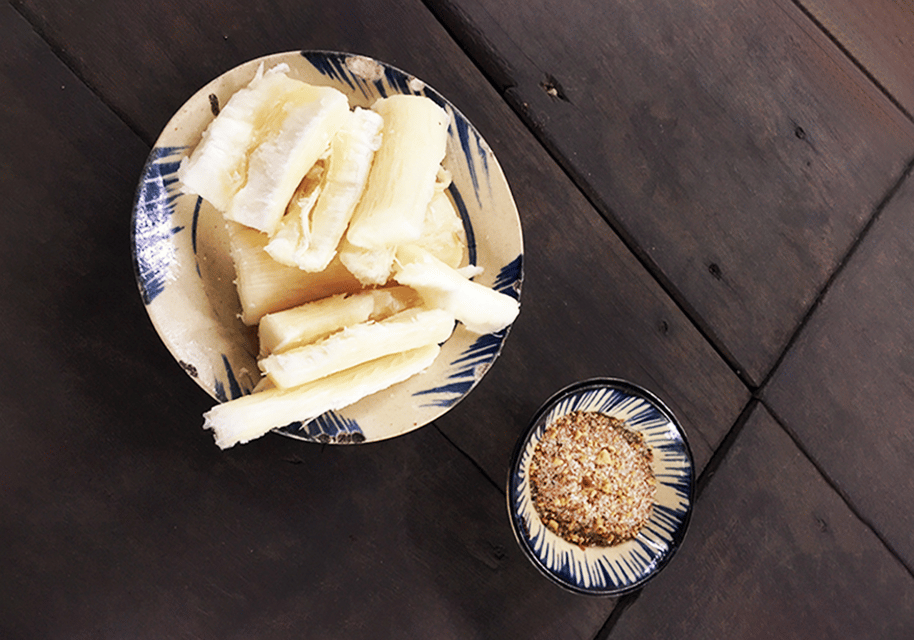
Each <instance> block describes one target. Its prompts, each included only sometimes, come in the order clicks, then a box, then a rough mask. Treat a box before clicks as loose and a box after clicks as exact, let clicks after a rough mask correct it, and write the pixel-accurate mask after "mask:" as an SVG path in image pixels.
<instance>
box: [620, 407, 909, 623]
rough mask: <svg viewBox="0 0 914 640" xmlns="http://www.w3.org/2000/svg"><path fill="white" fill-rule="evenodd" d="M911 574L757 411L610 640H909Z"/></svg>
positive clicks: (770, 420) (776, 427)
mask: <svg viewBox="0 0 914 640" xmlns="http://www.w3.org/2000/svg"><path fill="white" fill-rule="evenodd" d="M911 629H914V578H912V576H911V574H910V573H909V572H907V571H906V570H905V569H904V567H902V565H901V564H900V563H898V562H897V560H896V559H895V558H894V557H893V556H892V555H891V554H890V553H889V552H888V551H887V550H886V548H885V547H884V546H883V544H882V543H881V541H880V540H879V538H878V537H877V536H876V535H874V534H873V532H872V531H871V530H870V529H869V528H868V527H867V526H866V525H865V524H864V523H862V522H861V521H860V520H859V519H857V518H856V517H855V516H854V515H853V513H852V512H851V511H850V509H848V507H847V505H846V504H845V503H844V501H843V500H842V499H841V497H840V496H839V495H838V494H837V493H836V492H835V491H834V489H833V488H832V487H830V486H829V484H828V483H827V482H826V481H825V480H824V479H823V478H822V476H821V475H820V474H819V472H818V471H817V469H816V468H815V467H814V466H813V465H812V464H811V463H810V462H809V461H808V460H807V459H806V458H805V456H804V455H803V453H802V452H801V451H800V450H799V449H798V448H797V447H796V446H795V444H794V442H793V441H792V440H791V438H790V436H788V435H787V433H786V432H785V431H784V430H783V429H782V427H781V426H780V425H778V424H777V422H776V421H775V420H774V419H773V418H772V417H771V415H770V414H769V413H768V412H767V411H766V410H765V409H764V407H761V406H758V407H757V408H756V410H755V411H754V413H753V415H752V416H751V417H750V418H749V420H748V422H747V423H746V425H745V426H744V427H743V429H742V431H741V432H740V434H739V437H738V438H737V440H736V442H735V443H734V446H733V448H732V449H731V450H730V452H729V453H728V455H727V457H726V459H725V460H724V462H723V465H722V466H721V468H720V469H718V472H717V474H716V475H715V476H714V478H713V479H712V480H711V482H710V483H709V485H708V486H707V487H706V489H705V491H704V492H703V493H702V495H701V497H700V498H699V500H698V509H697V511H696V513H695V517H694V520H693V522H692V526H691V529H690V531H689V535H688V537H687V538H686V540H685V546H684V548H683V552H682V553H681V555H679V556H677V557H676V558H674V559H673V561H672V562H671V563H670V566H669V567H668V568H667V570H666V571H665V572H664V574H663V575H661V576H659V577H658V578H657V580H656V581H655V582H654V583H653V584H652V585H650V586H649V587H648V588H646V589H644V590H643V591H642V593H641V594H640V596H639V597H638V598H637V600H636V601H635V602H634V604H632V605H631V606H630V607H629V608H628V609H627V610H626V611H625V612H624V613H623V614H622V615H621V616H620V617H619V621H618V622H617V624H615V626H614V627H613V628H612V631H611V633H610V634H609V637H610V638H612V640H628V639H631V640H635V639H637V638H645V637H650V638H679V639H681V640H689V639H691V638H695V639H696V640H697V639H699V638H702V639H704V638H740V639H742V640H749V639H752V638H758V639H759V640H762V639H768V638H782V639H784V640H793V639H796V640H807V639H809V638H817V639H822V640H827V639H834V640H844V639H845V638H883V639H885V640H890V639H894V638H897V639H898V640H902V639H904V638H910V634H911Z"/></svg>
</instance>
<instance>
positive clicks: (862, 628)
mask: <svg viewBox="0 0 914 640" xmlns="http://www.w3.org/2000/svg"><path fill="white" fill-rule="evenodd" d="M802 4H803V7H805V10H806V11H807V12H808V14H807V13H806V12H804V10H803V9H801V8H800V7H798V6H797V5H795V4H794V3H792V2H788V1H787V0H775V1H773V2H763V1H762V0H759V1H757V2H753V1H750V0H740V2H738V3H736V4H734V3H726V2H722V1H720V0H710V1H708V2H701V3H677V2H665V1H664V0H650V1H648V2H646V3H645V2H641V3H630V2H623V1H622V0H613V2H611V3H609V4H608V5H607V4H606V3H604V4H602V5H599V6H598V5H595V4H593V3H588V2H583V1H581V0H570V1H568V2H564V3H558V2H551V1H548V0H533V2H528V3H521V4H517V3H512V4H509V5H506V4H503V3H496V2H491V1H490V0H460V2H450V0H447V1H445V0H430V1H427V2H425V3H424V4H423V3H422V2H420V1H419V0H385V1H382V2H379V1H377V0H371V1H369V0H342V1H341V2H336V3H317V2H306V3H300V2H291V1H289V0H283V1H281V2H278V3H273V4H271V5H269V6H267V5H262V4H255V5H251V4H249V3H242V2H228V3H217V2H212V1H211V0H197V1H192V2H183V3H174V2H168V1H166V0H162V1H160V2H155V3H146V4H140V5H137V4H135V3H127V2H122V1H117V0H103V1H89V0H78V1H77V2H67V1H62V0H12V1H11V2H9V3H7V4H4V5H3V7H0V52H2V54H3V57H2V60H0V118H2V119H3V121H4V125H5V126H4V127H2V128H0V169H2V171H0V198H2V199H3V201H4V202H5V203H6V206H5V208H4V215H3V216H2V218H0V231H2V232H3V233H2V235H0V238H3V240H0V295H2V296H3V299H4V300H7V301H12V302H9V303H7V304H5V305H4V306H3V307H2V308H0V328H2V331H0V349H2V350H3V352H4V354H5V356H6V360H7V367H5V368H4V372H3V374H2V382H3V384H2V385H0V423H2V424H3V425H4V429H3V430H2V432H0V487H2V488H3V491H0V563H2V565H3V567H4V571H2V572H0V637H3V638H7V637H9V638H20V637H22V638H28V637H40V638H73V637H100V638H108V637H110V638H114V637H124V636H129V637H131V638H133V637H137V638H143V637H150V638H161V637H188V638H191V637H193V638H198V637H202V638H209V637H219V638H225V637H229V638H232V637H238V638H242V637H245V638H246V637H258V638H261V637H263V638H271V637H276V638H284V637H290V636H292V637H299V636H302V635H305V636H307V637H311V636H314V637H347V638H360V637H364V638H380V637H443V638H449V637H453V638H475V637H481V638H513V637H523V638H550V639H552V638H581V639H589V638H603V639H605V638H607V637H609V638H626V637H636V636H637V637H740V638H742V637H746V638H752V637H771V636H772V635H777V634H778V633H780V635H783V636H784V637H788V638H791V637H797V638H799V637H842V638H843V637H864V636H866V637H888V638H892V637H906V636H905V635H904V631H906V630H908V629H910V628H911V627H912V625H914V621H912V619H911V615H912V614H911V612H912V611H914V602H912V600H911V598H912V596H911V593H912V592H914V590H912V588H911V587H912V585H911V581H912V579H914V578H912V569H914V548H912V546H911V543H910V539H909V537H910V536H909V535H908V532H909V531H910V529H911V525H912V522H911V516H910V510H909V509H907V508H906V507H905V505H906V504H907V503H909V502H910V499H911V497H912V495H914V485H912V484H911V481H910V478H909V474H906V469H909V468H910V467H911V463H912V461H914V453H912V448H911V446H910V444H911V438H910V437H909V434H908V433H907V431H906V430H908V427H909V426H910V422H911V421H910V419H909V415H910V413H911V409H912V406H911V405H912V402H911V394H910V392H909V389H908V387H909V386H910V385H909V384H908V378H909V377H910V375H909V374H910V369H911V366H910V365H911V363H910V362H909V357H908V351H910V348H909V347H910V346H911V345H912V344H914V340H912V339H911V336H910V335H909V334H910V331H909V329H908V324H909V322H908V316H909V315H910V313H909V312H908V309H910V305H909V304H908V303H907V301H908V300H909V299H910V298H911V294H912V291H911V289H912V287H914V283H912V282H911V281H910V280H911V279H910V278H909V277H908V276H907V275H906V270H905V266H906V265H907V264H908V263H909V262H910V260H909V257H910V255H909V254H911V253H912V252H914V238H912V237H911V232H910V228H909V227H910V226H911V225H910V224H909V220H908V218H909V217H910V214H911V212H912V210H914V186H912V185H911V184H908V182H910V180H909V181H908V182H906V183H905V184H904V185H903V186H902V187H901V188H900V189H899V190H898V192H897V193H894V194H893V197H892V198H891V199H889V200H888V201H887V203H886V205H885V207H884V209H882V208H880V203H881V202H882V201H883V200H884V198H885V196H886V194H887V193H889V191H890V188H891V187H892V186H893V185H895V184H897V181H898V180H899V177H900V176H902V174H903V172H904V171H905V167H907V166H908V162H909V161H910V158H911V156H914V125H912V124H911V121H910V119H909V118H908V117H906V115H905V113H904V111H905V110H906V111H907V113H908V114H910V113H911V111H910V108H908V107H906V98H905V97H904V92H903V91H902V90H901V89H898V88H895V85H893V81H890V79H889V78H890V77H892V76H891V74H890V73H886V72H884V68H889V69H890V70H891V71H893V72H895V73H896V75H897V77H898V78H901V79H902V80H900V82H901V84H904V80H903V77H904V73H907V70H906V67H905V65H904V63H903V62H899V61H898V60H904V59H906V58H905V57H904V56H905V55H908V54H909V52H910V50H909V49H908V48H907V47H902V55H901V58H893V55H894V53H893V52H896V50H897V46H898V43H899V38H900V39H901V40H902V41H903V42H902V43H901V44H902V45H903V44H904V43H905V42H906V41H905V34H904V28H903V23H904V20H903V19H899V20H898V21H897V24H895V25H889V24H886V23H885V20H886V18H885V16H892V15H894V14H893V11H895V9H894V8H893V7H891V6H890V5H889V4H886V3H882V4H879V3H875V4H874V3H870V4H869V5H867V6H868V7H869V9H868V10H867V11H866V12H865V16H864V17H865V18H866V19H861V20H858V19H857V18H856V14H855V11H858V10H857V9H856V8H855V7H851V6H850V5H849V4H846V3H841V2H837V3H830V4H828V5H827V6H826V5H824V4H823V5H821V6H820V5H819V4H818V3H817V2H816V0H804V1H803V3H802ZM828 16H830V17H828ZM842 16H843V17H842ZM829 20H831V21H832V22H829ZM842 20H843V22H842ZM817 21H818V23H817ZM820 24H821V25H824V26H826V27H827V28H828V29H829V33H825V32H823V31H822V30H821V28H820ZM880 24H882V25H883V26H884V27H886V28H884V29H882V28H880V27H879V25H880ZM840 25H843V26H840ZM855 25H859V28H855ZM839 26H840V28H839ZM889 27H891V28H889ZM835 41H837V44H836V42H835ZM855 43H862V44H861V47H862V49H860V50H865V51H869V52H873V53H875V54H876V55H875V57H873V58H872V60H870V59H867V58H866V57H865V56H863V55H862V54H859V53H855V51H857V50H856V49H855V48H854V46H852V45H854V44H855ZM322 48H323V49H335V50H347V51H353V52H356V53H362V54H366V55H371V56H375V57H377V58H380V59H383V60H385V61H388V62H391V63H393V64H395V65H397V66H399V67H401V68H404V69H407V70H409V71H410V72H412V73H415V74H416V75H418V76H419V77H421V78H423V79H424V80H426V81H427V82H429V83H430V84H432V85H433V86H435V87H436V88H437V89H438V90H440V91H441V92H442V93H443V94H444V95H446V96H448V97H449V98H450V99H451V100H452V101H453V102H454V103H455V104H456V105H457V107H458V108H459V109H461V111H463V112H464V113H465V114H466V115H467V116H468V117H469V119H470V120H471V121H473V122H474V124H476V126H477V127H478V128H479V130H480V132H481V133H482V135H483V136H484V137H485V138H486V140H487V141H488V142H489V144H490V145H491V146H492V147H493V149H494V150H495V152H496V155H497V156H498V158H499V160H500V162H501V164H502V166H503V168H504V170H505V173H506V175H507V177H508V180H509V182H510V184H511V186H512V189H513V191H514V193H515V196H516V199H517V203H518V208H519V210H520V214H521V218H522V222H523V226H524V231H525V245H526V246H525V248H526V253H525V260H526V263H525V267H526V280H525V284H524V292H523V311H522V314H521V316H520V319H519V320H518V322H517V324H516V326H515V327H514V328H513V329H512V332H511V335H510V336H509V338H508V341H507V344H506V347H505V350H504V352H503V354H502V356H501V357H500V359H499V360H498V361H497V362H496V363H495V365H494V367H493V368H492V370H491V371H490V372H489V373H488V375H487V376H486V378H485V379H484V380H483V382H482V383H481V384H480V386H479V387H478V388H477V389H476V390H474V392H473V393H472V394H471V395H470V396H469V397H468V398H467V399H466V400H464V401H463V402H462V403H460V404H459V405H458V406H457V407H456V408H455V409H453V410H452V411H451V412H450V413H448V414H447V415H446V416H444V417H443V418H441V419H440V420H438V421H436V423H435V425H432V426H430V427H428V428H425V429H421V430H419V431H417V432H415V433H412V434H409V435H407V436H405V437H402V438H397V439H394V440H392V441H389V442H383V443H376V444H373V445H369V446H364V447H353V448H342V449H341V448H333V447H331V448H320V447H314V446H309V445H306V444H303V443H300V442H297V441H292V440H288V439H285V438H282V437H279V436H269V437H266V438H264V439H262V440H260V441H258V442H255V443H252V444H250V445H246V446H244V447H239V448H237V449H234V450H231V451H229V452H221V451H219V450H218V449H216V448H215V446H214V445H213V444H212V439H211V436H210V435H209V434H207V433H205V432H203V431H202V429H201V428H200V425H201V418H200V414H201V413H202V412H203V411H204V410H205V409H206V408H207V407H208V406H209V405H210V403H211V401H210V399H209V398H208V397H207V396H205V395H204V394H203V393H202V391H200V390H199V389H198V388H197V387H196V385H195V384H193V383H192V382H191V381H190V379H189V378H187V377H186V376H185V375H184V374H183V372H181V370H180V368H179V367H178V366H177V365H176V364H175V363H174V361H173V360H172V358H171V356H170V355H169V354H168V353H167V352H166V350H165V348H164V347H163V346H162V345H161V343H160V341H159V340H158V338H157V336H156V335H155V332H154V330H153V328H152V326H151V324H150V323H149V321H148V319H147V317H146V314H145V312H144V310H143V308H142V303H141V301H140V299H139V296H138V294H137V290H136V286H135V284H134V281H133V275H132V273H131V270H130V267H129V265H130V256H129V240H128V233H129V229H128V227H129V207H130V204H131V200H132V197H133V191H134V189H135V185H136V180H137V176H138V174H139V171H140V168H141V166H142V164H143V161H144V159H145V156H146V153H147V152H148V150H149V146H150V145H151V144H152V143H153V142H154V140H155V138H156V136H157V135H158V132H159V130H160V129H161V127H162V126H163V125H164V124H165V122H166V121H167V120H168V119H169V118H170V117H171V115H172V114H173V113H174V111H175V110H176V109H177V108H178V107H179V106H180V105H181V104H182V103H183V101H184V100H185V99H186V98H187V97H188V96H189V95H191V94H192V93H193V92H195V91H196V90H197V89H198V88H199V87H200V86H202V85H203V84H204V83H206V82H207V81H209V80H210V79H211V78H213V77H215V76H216V75H218V74H220V73H222V72H223V71H225V70H227V69H228V68H231V67H232V66H234V65H236V64H238V63H240V62H243V61H246V60H248V59H251V58H254V57H257V56H260V55H265V54H268V53H274V52H277V51H287V50H296V49H322ZM886 52H888V53H886ZM906 52H907V53H906ZM846 53H848V54H850V55H852V56H854V58H855V60H851V59H850V58H849V57H848V56H847V55H845V54H846ZM872 80H875V82H876V83H879V85H880V86H877V84H875V83H874V82H873V81H872ZM899 86H901V85H899ZM887 94H888V95H887ZM893 101H894V102H893ZM544 146H545V148H544ZM550 154H552V156H553V157H554V158H555V159H556V160H557V161H558V162H556V160H553V159H551V158H550ZM566 174H567V175H566ZM874 211H878V217H877V219H876V222H875V224H874V225H873V226H872V227H866V226H865V225H866V223H867V221H868V220H870V218H871V216H872V215H873V213H874ZM604 217H605V218H606V220H608V221H609V222H610V224H609V225H608V224H607V223H606V220H604ZM861 231H863V232H865V235H864V238H863V240H862V242H861V243H860V245H859V247H858V249H857V250H855V251H854V252H853V253H852V255H851V256H850V259H849V261H848V262H847V264H846V266H845V267H840V266H839V265H841V264H842V260H843V259H844V256H845V253H846V252H847V250H848V248H849V247H852V246H854V242H855V240H856V238H857V236H858V235H859V234H860V233H861ZM620 236H621V237H622V239H621V240H620ZM712 265H713V266H712ZM836 268H838V269H839V275H838V277H837V279H836V280H835V281H834V284H833V285H832V286H830V288H829V289H828V291H827V292H826V294H825V296H824V298H823V299H822V304H821V305H820V306H818V307H815V310H814V313H813V314H812V316H811V317H810V319H809V321H808V323H807V324H805V325H802V324H801V320H802V319H803V318H804V314H806V313H807V311H808V310H809V309H810V307H811V305H812V304H813V300H815V299H816V296H817V295H818V294H819V292H820V289H821V288H822V287H823V285H824V284H825V283H826V282H827V281H828V279H829V277H830V276H831V274H832V273H834V272H835V269H836ZM798 326H802V327H803V329H802V331H801V333H800V334H799V337H798V339H797V340H796V341H795V342H792V343H789V342H788V340H789V339H790V337H791V336H792V335H794V332H795V331H796V330H797V327H798ZM785 346H789V347H790V349H789V351H788V352H787V354H786V355H785V356H784V358H783V360H782V361H780V364H779V365H778V368H777V369H775V371H774V374H773V377H772V381H771V383H770V384H769V385H766V386H764V387H762V388H761V389H758V390H755V395H756V396H757V397H759V398H761V400H762V402H763V403H764V405H765V406H762V405H761V404H759V405H755V408H754V409H753V410H752V411H751V413H750V414H749V415H750V417H749V419H748V422H746V423H745V424H744V425H743V424H738V426H737V427H736V428H735V430H734V431H731V432H730V433H731V437H730V438H727V439H724V436H725V434H727V433H728V431H730V429H731V427H732V426H733V425H734V422H736V421H737V416H739V415H740V413H741V410H742V409H743V408H744V406H745V404H746V402H747V400H748V398H749V391H748V390H747V388H746V386H744V384H742V383H741V382H740V381H739V378H738V375H741V376H742V378H743V380H744V381H745V383H747V384H748V385H750V386H755V385H756V384H758V383H759V382H761V381H762V380H764V379H765V376H766V375H767V373H768V371H769V370H770V369H771V368H772V366H773V365H774V364H775V362H778V358H780V357H781V356H782V351H783V350H784V348H785ZM727 361H728V362H729V364H730V365H732V369H731V367H729V366H728V365H727ZM734 370H736V371H734ZM737 372H738V373H737ZM594 375H619V376H622V377H626V378H629V379H631V380H634V381H635V382H639V383H641V384H644V385H646V386H647V387H649V388H650V389H652V390H654V391H655V392H657V393H658V394H659V395H661V396H662V397H663V398H664V400H666V401H667V402H668V403H669V404H670V405H671V406H672V408H673V410H674V411H675V412H676V413H677V414H678V415H679V417H680V418H681V419H682V421H683V423H684V424H685V427H686V430H687V431H688V433H689V435H690V437H691V441H692V446H693V450H694V452H695V454H696V459H697V463H698V467H699V469H702V468H704V467H705V465H706V464H707V463H708V461H709V459H711V456H712V453H714V452H715V450H718V448H719V447H720V445H721V442H722V440H723V442H724V446H723V447H720V449H719V450H718V451H717V455H716V457H715V458H714V459H713V460H712V465H711V466H710V467H709V471H713V473H710V472H709V473H708V474H707V476H706V478H710V480H709V482H708V483H707V484H706V485H705V489H704V491H703V493H702V494H701V496H700V499H699V503H698V508H697V510H696V514H695V518H694V520H693V529H692V531H691V532H690V534H689V536H688V537H687V538H686V543H685V545H684V547H683V549H682V551H681V552H680V554H679V555H678V556H677V557H676V558H675V559H674V561H673V562H672V563H671V565H670V567H669V568H668V569H667V570H666V571H665V572H664V574H663V575H662V576H661V577H660V578H659V579H658V580H657V581H655V582H653V583H651V584H650V585H649V586H648V587H647V588H646V589H645V590H644V591H643V592H642V593H641V594H639V595H638V596H637V597H636V598H627V599H626V603H630V602H633V604H631V606H629V607H623V608H622V610H621V613H620V610H616V609H615V605H616V602H615V601H613V600H603V599H591V598H585V597H580V596H573V595H569V594H567V593H564V592H562V591H561V590H559V589H558V588H557V587H554V586H553V585H552V584H551V583H549V582H547V581H546V580H545V579H543V578H542V577H541V576H540V575H539V574H538V573H537V572H536V571H535V570H534V569H533V568H532V567H531V566H530V565H529V564H528V563H527V562H526V561H525V560H524V558H523V557H522V555H521V553H520V551H519V550H518V548H517V546H516V544H515V543H514V541H513V538H512V536H511V533H510V529H509V525H508V520H507V515H506V513H505V505H504V495H503V485H504V481H505V475H506V472H507V468H506V464H507V458H508V455H509V453H510V450H511V448H512V445H513V443H514V440H515V438H516V436H517V434H518V433H519V432H520V430H521V429H523V427H524V426H525V424H526V422H527V421H528V420H529V418H530V417H531V415H532V413H533V412H534V411H535V409H536V407H537V406H538V405H539V403H540V402H541V401H542V400H544V399H545V397H546V396H548V395H549V394H550V393H551V392H553V391H554V390H556V389H558V388H559V387H561V386H563V385H565V384H567V383H569V382H572V381H574V380H578V379H581V378H586V377H589V376H594ZM772 414H773V415H774V416H776V417H777V420H775V419H774V418H773V417H772ZM778 420H780V421H781V422H780V423H779V422H778ZM610 616H611V617H610ZM607 621H608V622H607Z"/></svg>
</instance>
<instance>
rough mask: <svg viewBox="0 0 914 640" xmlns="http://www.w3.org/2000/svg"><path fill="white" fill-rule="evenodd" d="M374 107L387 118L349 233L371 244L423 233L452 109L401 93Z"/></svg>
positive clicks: (390, 242) (407, 239)
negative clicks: (449, 110)
mask: <svg viewBox="0 0 914 640" xmlns="http://www.w3.org/2000/svg"><path fill="white" fill-rule="evenodd" d="M372 110H373V111H376V112H377V113H379V114H381V116H382V117H383V118H384V127H383V129H382V130H381V135H382V140H381V147H380V148H379V149H378V151H377V153H376V154H375V159H374V164H373V165H372V167H371V171H370V172H369V174H368V184H367V185H366V187H365V193H364V194H362V199H361V200H360V201H359V204H358V206H357V207H356V209H355V212H354V213H353V215H352V222H351V223H350V225H349V230H348V231H347V232H346V237H347V238H348V239H349V242H351V243H352V244H354V245H356V246H358V247H364V248H366V249H380V248H385V247H390V246H394V245H398V244H402V243H404V242H411V241H413V240H416V239H417V238H419V236H420V235H421V233H422V227H423V222H424V220H425V212H426V209H427V208H428V203H429V201H430V200H431V199H432V193H433V191H434V187H435V177H436V175H437V174H438V168H439V165H440V164H441V161H442V159H443V158H444V154H445V151H446V147H447V129H448V125H449V124H450V116H449V115H448V113H447V112H446V111H445V110H444V109H442V108H441V107H439V106H438V105H437V104H435V103H434V102H433V101H432V100H430V99H429V98H425V97H423V96H412V95H396V96H390V97H389V98H383V99H381V100H378V101H377V102H376V103H375V104H374V105H373V106H372Z"/></svg>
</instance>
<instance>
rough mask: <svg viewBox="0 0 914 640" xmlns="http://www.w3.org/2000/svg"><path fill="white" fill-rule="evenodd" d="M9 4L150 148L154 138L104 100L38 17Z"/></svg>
mask: <svg viewBox="0 0 914 640" xmlns="http://www.w3.org/2000/svg"><path fill="white" fill-rule="evenodd" d="M9 5H10V7H11V8H12V9H13V11H15V12H16V13H18V14H19V15H20V16H21V17H22V19H23V20H25V21H26V23H28V25H29V26H30V27H31V28H32V31H34V32H35V35H37V36H38V37H39V38H40V39H41V41H42V42H44V43H45V44H46V45H47V46H48V48H49V49H50V50H51V53H52V54H53V55H54V57H55V58H57V59H58V60H59V61H60V62H61V63H62V64H63V65H64V66H65V67H66V68H67V70H68V71H69V72H70V73H72V74H73V76H74V77H75V78H76V79H77V80H79V81H80V82H81V83H82V84H83V86H85V87H86V88H87V89H88V90H89V91H90V92H92V94H93V95H94V96H95V97H96V98H97V99H98V100H99V102H101V103H102V104H103V105H104V106H105V108H107V109H108V110H109V111H111V113H113V114H114V115H115V116H116V117H117V119H118V120H120V121H121V122H123V123H124V125H126V127H127V128H128V129H129V130H130V131H131V132H132V133H133V134H134V135H135V136H136V137H137V138H138V139H139V140H141V141H142V142H143V143H144V144H145V145H146V146H147V147H149V148H150V149H151V148H152V146H153V144H154V143H155V140H147V139H146V137H145V136H144V135H143V134H142V133H141V132H140V130H139V128H137V127H136V125H135V124H134V123H133V122H132V121H131V120H130V119H129V118H127V117H126V115H125V114H124V113H122V112H120V111H119V110H118V109H116V108H115V107H114V106H113V105H111V104H110V103H109V102H108V101H107V100H105V98H104V96H103V95H102V94H101V93H100V92H99V91H98V90H97V89H96V87H95V86H94V85H92V84H91V83H89V81H88V80H87V78H85V77H84V76H83V74H82V73H80V71H79V67H78V66H77V65H76V64H75V62H74V60H73V58H72V57H71V56H69V55H68V54H67V52H66V51H65V50H64V49H63V48H62V47H60V46H58V45H57V44H55V43H54V42H53V41H52V40H51V39H50V38H49V37H48V35H47V33H46V32H45V30H44V29H43V28H42V27H41V21H40V20H39V19H38V16H36V15H35V14H33V13H31V12H29V11H28V9H27V8H26V7H25V6H23V4H22V3H21V2H14V1H13V0H10V2H9Z"/></svg>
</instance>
